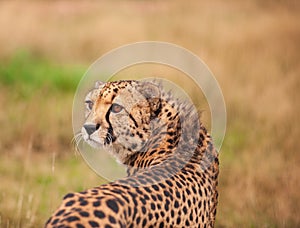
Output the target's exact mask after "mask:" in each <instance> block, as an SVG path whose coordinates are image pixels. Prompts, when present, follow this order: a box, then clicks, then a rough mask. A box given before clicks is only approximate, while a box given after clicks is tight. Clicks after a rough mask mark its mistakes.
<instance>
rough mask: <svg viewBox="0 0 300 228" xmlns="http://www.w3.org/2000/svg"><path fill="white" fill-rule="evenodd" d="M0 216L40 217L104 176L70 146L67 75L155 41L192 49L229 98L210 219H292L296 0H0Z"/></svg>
mask: <svg viewBox="0 0 300 228" xmlns="http://www.w3.org/2000/svg"><path fill="white" fill-rule="evenodd" d="M0 28H1V30H0V31H1V32H0V104H1V111H0V126H1V130H0V177H1V181H0V227H41V226H42V225H43V224H44V222H45V221H46V220H47V218H48V217H49V216H50V214H51V213H52V212H53V210H54V209H55V208H56V207H57V206H58V205H59V204H60V202H61V199H62V197H63V196H64V195H65V194H66V193H67V192H69V191H81V190H83V189H86V188H89V187H93V186H96V185H99V184H101V183H104V182H105V180H104V179H101V178H100V177H98V176H97V175H96V174H95V173H94V172H93V171H92V170H91V169H90V168H89V167H88V166H87V165H86V163H85V162H84V161H83V159H82V158H81V156H80V155H78V154H77V153H76V152H75V151H74V149H73V147H72V145H71V140H72V137H73V133H72V123H71V111H72V101H73V96H74V93H75V90H76V86H77V84H78V82H79V80H80V78H81V77H82V75H83V74H84V72H85V70H86V69H87V67H88V66H89V65H90V64H91V63H92V62H94V61H95V60H96V59H97V58H98V57H100V56H101V55H103V54H105V53H106V52H108V51H110V50H111V49H113V48H117V47H119V46H120V45H124V44H127V43H132V42H137V41H144V40H155V41H166V42H171V43H175V44H177V45H180V46H183V47H185V48H187V49H189V50H190V51H192V52H194V53H195V54H197V55H198V56H199V57H200V58H202V60H204V61H205V62H206V64H207V65H208V66H209V67H210V69H211V70H212V72H213V73H214V75H215V77H216V79H217V80H218V82H219V84H220V86H221V88H222V90H223V94H224V99H225V102H226V106H227V114H228V123H227V133H226V137H225V140H224V143H223V147H222V149H221V152H220V162H221V165H220V166H221V167H220V169H221V170H220V176H219V183H220V184H219V191H220V198H219V207H218V213H217V224H216V227H299V226H300V216H299V211H300V193H299V189H300V180H299V173H300V166H299V162H300V154H299V151H298V146H299V137H300V128H299V111H300V107H299V89H300V64H299V60H300V4H299V1H296V0H295V1H292V0H287V1H280V0H278V1H271V0H266V1H260V0H244V1H238V0H230V1H226V2H225V1H221V0H213V1H209V2H208V1H207V2H200V1H188V2H187V1H179V0H173V1H168V0H166V1H134V0H126V1H125V0H124V1H121V0H116V1H80V0H78V1H72V2H70V1H27V2H23V1H19V2H18V1H1V2H0Z"/></svg>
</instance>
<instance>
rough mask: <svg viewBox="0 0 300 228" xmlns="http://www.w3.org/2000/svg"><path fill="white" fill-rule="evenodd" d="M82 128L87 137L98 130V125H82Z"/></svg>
mask: <svg viewBox="0 0 300 228" xmlns="http://www.w3.org/2000/svg"><path fill="white" fill-rule="evenodd" d="M83 127H84V129H85V130H86V133H88V135H91V134H93V133H94V132H95V131H97V130H98V129H99V127H100V124H84V125H83Z"/></svg>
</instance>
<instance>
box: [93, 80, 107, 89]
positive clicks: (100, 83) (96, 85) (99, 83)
mask: <svg viewBox="0 0 300 228" xmlns="http://www.w3.org/2000/svg"><path fill="white" fill-rule="evenodd" d="M104 84H105V82H101V81H96V82H95V89H100V88H102V87H103V86H104Z"/></svg>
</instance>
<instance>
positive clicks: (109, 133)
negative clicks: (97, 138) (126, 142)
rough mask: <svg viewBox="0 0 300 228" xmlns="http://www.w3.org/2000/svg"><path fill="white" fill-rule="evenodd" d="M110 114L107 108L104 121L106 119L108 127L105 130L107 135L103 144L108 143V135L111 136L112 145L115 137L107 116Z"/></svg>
mask: <svg viewBox="0 0 300 228" xmlns="http://www.w3.org/2000/svg"><path fill="white" fill-rule="evenodd" d="M110 112H111V107H110V108H109V110H108V112H107V113H106V115H105V119H106V121H107V123H108V125H109V128H108V130H107V134H106V138H105V144H109V141H110V140H109V138H110V137H109V135H110V136H111V140H112V143H113V142H114V141H116V137H115V136H114V131H113V128H112V126H111V123H110V121H109V114H110Z"/></svg>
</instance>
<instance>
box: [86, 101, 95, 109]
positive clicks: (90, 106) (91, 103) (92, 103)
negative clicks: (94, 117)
mask: <svg viewBox="0 0 300 228" xmlns="http://www.w3.org/2000/svg"><path fill="white" fill-rule="evenodd" d="M85 104H86V106H87V108H88V109H89V110H92V108H93V105H94V102H92V101H85Z"/></svg>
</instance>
